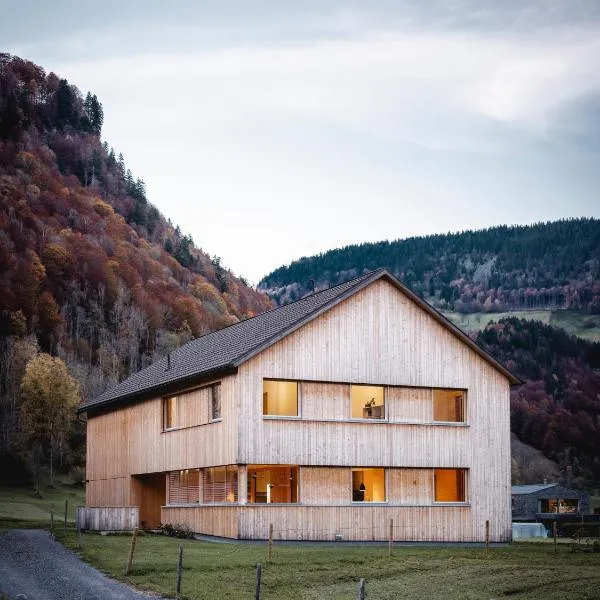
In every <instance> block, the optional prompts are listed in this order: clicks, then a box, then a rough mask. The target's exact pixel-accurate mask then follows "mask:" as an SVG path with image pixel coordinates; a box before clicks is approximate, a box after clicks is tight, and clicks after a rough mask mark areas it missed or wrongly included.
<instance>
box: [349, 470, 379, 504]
mask: <svg viewBox="0 0 600 600" xmlns="http://www.w3.org/2000/svg"><path fill="white" fill-rule="evenodd" d="M352 501H353V502H385V469H367V468H364V469H363V468H355V469H352Z"/></svg>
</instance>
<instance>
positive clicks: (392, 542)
mask: <svg viewBox="0 0 600 600" xmlns="http://www.w3.org/2000/svg"><path fill="white" fill-rule="evenodd" d="M393 544H394V519H390V540H389V546H388V555H389V556H391V555H392V546H393Z"/></svg>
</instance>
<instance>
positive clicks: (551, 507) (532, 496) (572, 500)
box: [512, 483, 589, 522]
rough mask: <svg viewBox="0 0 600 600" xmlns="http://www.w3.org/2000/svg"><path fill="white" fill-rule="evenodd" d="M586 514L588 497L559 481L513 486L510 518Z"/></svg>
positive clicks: (561, 517)
mask: <svg viewBox="0 0 600 600" xmlns="http://www.w3.org/2000/svg"><path fill="white" fill-rule="evenodd" d="M586 514H589V497H588V495H587V494H586V493H585V492H582V491H581V490H573V489H570V488H566V487H563V486H562V485H560V484H558V483H540V484H535V485H513V486H512V518H513V521H529V522H532V521H541V522H544V521H558V520H569V519H572V518H573V517H576V516H580V515H586Z"/></svg>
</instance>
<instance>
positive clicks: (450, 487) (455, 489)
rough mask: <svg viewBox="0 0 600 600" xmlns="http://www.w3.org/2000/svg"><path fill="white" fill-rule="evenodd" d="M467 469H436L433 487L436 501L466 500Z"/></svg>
mask: <svg viewBox="0 0 600 600" xmlns="http://www.w3.org/2000/svg"><path fill="white" fill-rule="evenodd" d="M466 484H467V471H466V469H434V471H433V487H434V492H435V501H436V502H465V500H466V497H467V493H466V487H467V486H466Z"/></svg>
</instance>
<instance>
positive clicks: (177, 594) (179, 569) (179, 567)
mask: <svg viewBox="0 0 600 600" xmlns="http://www.w3.org/2000/svg"><path fill="white" fill-rule="evenodd" d="M182 571H183V544H179V559H178V561H177V587H176V589H175V597H176V598H177V599H178V600H179V598H180V597H181V574H182Z"/></svg>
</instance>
